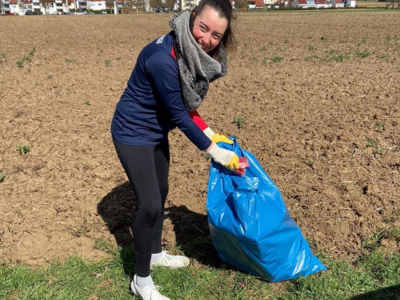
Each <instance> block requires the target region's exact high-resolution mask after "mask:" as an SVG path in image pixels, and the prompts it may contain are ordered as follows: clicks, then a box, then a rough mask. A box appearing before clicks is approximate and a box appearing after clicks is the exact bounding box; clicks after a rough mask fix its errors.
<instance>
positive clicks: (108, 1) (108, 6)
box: [106, 0, 114, 12]
mask: <svg viewBox="0 0 400 300" xmlns="http://www.w3.org/2000/svg"><path fill="white" fill-rule="evenodd" d="M106 9H107V10H108V12H110V11H111V10H113V9H114V0H106Z"/></svg>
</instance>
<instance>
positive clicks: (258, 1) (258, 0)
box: [247, 0, 265, 7]
mask: <svg viewBox="0 0 400 300" xmlns="http://www.w3.org/2000/svg"><path fill="white" fill-rule="evenodd" d="M247 3H248V4H253V5H254V4H255V5H256V7H264V6H265V4H264V0H248V1H247Z"/></svg>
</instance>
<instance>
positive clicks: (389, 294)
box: [349, 285, 400, 300]
mask: <svg viewBox="0 0 400 300" xmlns="http://www.w3.org/2000/svg"><path fill="white" fill-rule="evenodd" d="M349 300H400V285H394V286H391V287H386V288H382V289H379V290H376V291H373V292H368V293H365V294H362V295H357V296H354V297H352V298H350V299H349Z"/></svg>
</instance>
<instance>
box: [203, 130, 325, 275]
mask: <svg viewBox="0 0 400 300" xmlns="http://www.w3.org/2000/svg"><path fill="white" fill-rule="evenodd" d="M231 139H232V140H233V141H234V144H233V145H228V144H226V143H219V146H220V147H222V148H225V149H228V150H232V151H234V152H235V153H236V154H237V155H238V156H239V157H246V158H247V160H248V161H249V164H250V167H248V168H247V169H246V174H245V176H240V175H237V174H235V173H233V172H231V171H229V170H227V169H226V168H224V167H222V166H221V165H219V164H217V163H215V162H212V163H211V168H210V177H209V183H208V195H207V212H208V223H209V227H210V231H211V236H212V240H213V243H214V246H215V248H216V249H217V251H218V255H219V257H220V259H221V260H223V261H225V262H227V263H229V264H231V265H233V266H235V267H237V268H239V269H241V270H243V271H245V272H248V273H250V274H253V275H256V276H259V277H261V278H264V279H266V280H268V281H270V282H278V281H283V280H290V279H294V278H297V277H299V276H308V275H310V274H313V273H316V272H319V271H322V270H326V267H325V266H324V265H323V264H322V263H321V262H320V260H319V259H318V258H317V257H315V256H314V255H313V254H312V252H311V249H310V247H309V245H308V243H307V241H306V240H305V238H304V237H303V235H302V233H301V230H300V228H299V227H298V226H297V224H296V223H295V222H294V221H293V220H292V218H291V217H290V213H289V211H288V209H287V208H286V205H285V203H284V201H283V199H282V196H281V193H280V191H279V189H278V188H277V186H276V185H275V184H274V183H273V182H272V180H271V178H269V176H268V175H267V173H266V172H265V171H264V170H263V169H262V167H261V166H260V164H259V163H258V161H257V159H256V158H255V157H254V155H253V154H251V153H250V152H247V151H245V150H243V149H241V148H240V147H239V145H238V143H237V142H236V138H235V137H231Z"/></svg>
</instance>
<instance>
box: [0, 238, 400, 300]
mask: <svg viewBox="0 0 400 300" xmlns="http://www.w3.org/2000/svg"><path fill="white" fill-rule="evenodd" d="M203 239H204V238H203ZM202 245H203V247H201V246H202ZM97 246H98V249H103V251H106V252H107V253H110V254H111V256H112V257H111V258H110V259H106V260H103V261H101V262H98V263H94V262H89V261H86V260H83V259H81V258H79V257H71V258H70V259H69V260H67V261H66V262H64V263H59V262H54V263H53V264H52V265H51V266H50V267H48V268H46V269H41V270H39V271H34V270H32V269H31V268H29V267H27V266H23V265H14V266H9V265H4V266H0V299H26V300H28V299H29V300H36V299H37V300H39V299H40V300H44V299H57V300H64V299H65V300H67V299H68V300H73V299H77V300H78V299H79V300H82V299H107V300H111V299H115V300H117V299H135V297H133V296H132V294H131V293H130V291H129V282H130V278H131V277H132V276H133V273H134V267H135V265H134V254H133V251H132V249H129V248H124V249H119V250H118V251H115V250H114V251H113V250H112V248H110V247H108V246H107V244H105V243H100V244H99V245H97ZM210 246H211V245H210V243H209V241H208V240H206V241H204V240H195V241H193V245H191V244H188V245H185V246H184V247H182V250H181V251H187V250H188V249H193V248H198V247H199V248H200V249H201V250H202V251H201V252H199V253H197V255H203V257H200V256H197V258H200V260H201V261H202V264H199V263H196V264H195V265H194V266H191V267H188V268H183V269H176V270H169V269H166V268H157V269H155V270H154V271H153V272H152V276H153V280H154V282H155V283H156V284H157V285H160V286H162V293H163V294H165V295H166V296H168V297H170V298H171V299H185V300H186V299H195V300H197V299H229V300H239V299H240V300H242V299H243V300H245V299H246V300H247V299H257V300H258V299H277V300H310V299H316V300H317V299H318V300H328V299H329V300H341V299H349V300H350V299H351V300H367V299H368V300H378V299H385V300H390V299H393V300H399V297H398V296H400V255H398V254H385V253H383V252H380V251H373V252H370V253H369V254H367V255H365V256H363V257H361V258H360V259H359V260H357V261H353V262H346V261H335V260H332V259H330V258H326V257H322V261H323V262H324V263H325V265H326V266H327V267H328V268H329V270H328V271H326V272H322V273H319V274H315V275H311V276H308V277H305V278H299V279H296V280H292V281H290V282H286V283H277V284H271V283H268V282H266V281H263V280H259V279H257V278H255V277H254V276H251V275H248V274H245V273H243V272H240V271H238V270H237V269H234V268H232V267H230V266H226V265H219V266H217V265H216V264H215V263H214V262H215V261H216V260H215V259H214V258H208V262H210V265H207V251H205V250H206V249H209V248H210ZM203 250H204V251H203ZM178 251H179V249H178ZM208 253H209V254H210V255H212V256H213V255H215V253H214V252H213V251H211V252H208ZM320 257H321V256H320ZM396 297H397V298H396Z"/></svg>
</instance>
